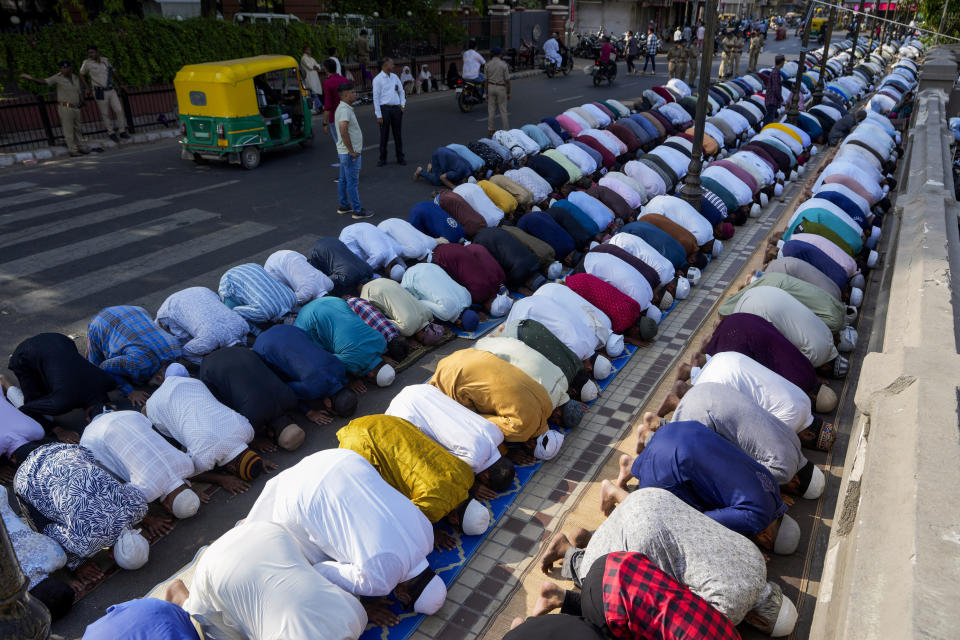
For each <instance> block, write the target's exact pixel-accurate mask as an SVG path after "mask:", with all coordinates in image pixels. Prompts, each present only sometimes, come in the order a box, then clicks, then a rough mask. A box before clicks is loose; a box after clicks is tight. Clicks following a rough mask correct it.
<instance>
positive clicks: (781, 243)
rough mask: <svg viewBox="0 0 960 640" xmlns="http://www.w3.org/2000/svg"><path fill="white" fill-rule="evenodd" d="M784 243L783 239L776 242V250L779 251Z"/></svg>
mask: <svg viewBox="0 0 960 640" xmlns="http://www.w3.org/2000/svg"><path fill="white" fill-rule="evenodd" d="M785 244H786V243H785V242H784V241H783V238H781V239H780V240H777V249H781V248H782V247H783V245H785Z"/></svg>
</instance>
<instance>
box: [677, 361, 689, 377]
mask: <svg viewBox="0 0 960 640" xmlns="http://www.w3.org/2000/svg"><path fill="white" fill-rule="evenodd" d="M690 369H692V367H691V366H690V365H689V364H687V363H686V362H684V363H682V364H681V365H680V366H679V367H677V380H689V379H690Z"/></svg>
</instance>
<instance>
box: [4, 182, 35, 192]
mask: <svg viewBox="0 0 960 640" xmlns="http://www.w3.org/2000/svg"><path fill="white" fill-rule="evenodd" d="M35 186H37V183H35V182H11V183H10V184H0V193H4V192H6V191H19V190H20V189H29V188H30V187H35Z"/></svg>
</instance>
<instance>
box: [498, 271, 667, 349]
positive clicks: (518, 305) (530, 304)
mask: <svg viewBox="0 0 960 640" xmlns="http://www.w3.org/2000/svg"><path fill="white" fill-rule="evenodd" d="M648 288H649V286H648ZM585 316H586V314H585V313H579V314H573V315H571V314H570V313H569V310H568V309H567V308H565V307H563V306H561V305H560V304H558V303H557V302H556V301H554V300H552V299H551V298H549V297H545V296H528V297H526V298H521V299H520V300H517V301H516V302H515V303H514V304H513V307H511V309H510V315H508V316H507V320H506V322H505V323H504V330H503V335H505V336H510V337H515V336H517V328H518V326H519V324H520V322H521V321H523V320H528V319H529V320H536V321H537V322H539V323H540V324H542V325H543V326H545V327H546V328H547V329H549V330H550V332H551V333H553V335H555V336H556V337H557V339H558V340H560V341H561V342H562V343H563V344H565V345H567V348H568V349H570V351H573V352H574V353H575V354H576V355H577V357H578V358H580V359H581V360H584V361H589V360H591V359H592V358H593V355H594V352H595V351H596V350H597V347H599V346H600V344H599V342H600V341H599V339H598V338H597V335H596V333H594V331H593V329H592V328H591V326H590V324H589V323H588V322H587V320H586V319H585Z"/></svg>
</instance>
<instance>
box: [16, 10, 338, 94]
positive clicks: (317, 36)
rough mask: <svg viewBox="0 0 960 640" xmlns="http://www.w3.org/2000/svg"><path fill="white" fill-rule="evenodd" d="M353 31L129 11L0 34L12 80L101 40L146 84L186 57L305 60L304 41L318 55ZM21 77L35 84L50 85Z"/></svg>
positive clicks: (161, 80)
mask: <svg viewBox="0 0 960 640" xmlns="http://www.w3.org/2000/svg"><path fill="white" fill-rule="evenodd" d="M353 39H354V35H353V33H352V32H351V31H350V30H349V29H344V28H342V27H332V26H315V25H309V24H305V23H302V22H292V23H290V24H283V23H268V24H248V25H242V26H241V25H235V24H233V23H230V22H224V21H221V20H213V19H207V18H193V19H190V20H184V21H182V22H179V21H174V20H164V19H161V18H147V19H145V20H139V19H125V18H123V19H120V20H117V21H114V22H109V23H107V22H94V23H91V24H83V25H69V24H62V25H52V26H49V27H45V28H43V29H41V30H40V31H39V32H38V33H34V34H29V35H19V34H7V33H4V34H0V66H2V67H3V68H4V69H5V70H6V71H7V73H5V74H4V75H5V76H7V79H9V80H16V79H17V76H18V75H19V74H20V73H28V74H30V75H32V76H35V77H38V78H43V77H46V76H49V75H52V74H53V73H56V71H57V63H58V62H59V61H60V60H64V59H67V60H70V61H72V62H73V63H74V65H76V66H75V68H76V69H79V66H80V63H81V62H82V61H83V59H84V58H86V57H87V45H88V44H96V45H97V46H98V47H99V48H100V53H101V54H102V55H104V56H105V57H107V58H109V60H110V62H111V64H113V66H114V67H116V69H117V74H118V75H119V76H120V79H121V80H122V81H123V82H124V83H126V84H127V85H129V86H132V87H145V86H150V85H157V84H167V83H170V82H172V81H173V77H174V76H175V75H176V73H177V71H179V70H180V68H181V67H182V66H184V65H186V64H194V63H198V62H211V61H215V60H229V59H232V58H244V57H247V56H255V55H262V54H287V55H290V56H293V57H294V58H295V59H297V60H299V59H300V55H301V53H302V50H303V47H304V45H310V46H311V47H313V55H314V57H315V58H317V59H318V60H320V59H322V58H323V57H325V55H323V54H324V52H325V51H326V50H327V47H330V46H335V47H337V49H338V50H339V51H348V50H349V45H352V43H353ZM16 81H18V82H19V83H20V87H21V88H23V89H26V90H29V91H44V90H45V88H44V87H40V86H39V85H36V84H34V83H30V82H25V81H22V80H16Z"/></svg>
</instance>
